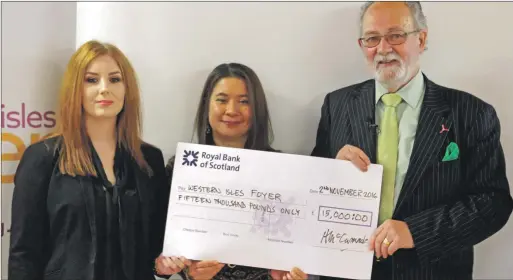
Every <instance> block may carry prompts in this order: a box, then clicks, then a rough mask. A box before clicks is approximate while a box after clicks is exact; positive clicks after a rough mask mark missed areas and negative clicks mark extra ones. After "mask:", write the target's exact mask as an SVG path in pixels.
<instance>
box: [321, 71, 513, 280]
mask: <svg viewBox="0 0 513 280" xmlns="http://www.w3.org/2000/svg"><path fill="white" fill-rule="evenodd" d="M424 80H425V84H426V92H425V95H424V100H423V104H422V109H421V113H420V116H419V123H418V127H417V132H416V136H415V143H414V147H413V151H412V155H411V158H410V164H409V168H408V171H407V174H406V177H405V180H404V184H403V187H402V189H401V193H400V195H399V198H398V202H397V205H396V208H395V211H394V213H393V217H392V218H393V219H395V220H402V221H405V222H406V223H407V224H408V226H409V229H410V232H411V234H412V236H413V241H414V244H415V248H413V249H400V250H398V251H397V252H396V253H395V254H394V256H392V257H389V258H388V259H387V260H386V261H381V262H379V263H378V262H374V265H373V276H372V279H373V280H374V279H394V280H395V279H404V280H423V279H436V280H439V279H440V280H441V279H472V269H473V261H474V256H473V246H474V245H476V244H477V243H479V242H481V241H483V240H485V239H486V238H488V237H490V236H491V235H492V234H494V233H495V232H497V231H499V230H500V229H501V228H502V227H503V226H504V225H505V224H506V222H507V221H508V219H509V216H510V214H511V212H512V209H513V201H512V198H511V194H510V189H509V184H508V180H507V178H506V167H505V160H504V154H503V150H502V146H501V144H500V139H499V138H500V124H499V120H498V118H497V115H496V112H495V110H494V108H493V107H492V106H491V105H489V104H487V103H485V102H484V101H482V100H480V99H478V98H477V97H475V96H473V95H471V94H468V93H466V92H462V91H458V90H455V89H450V88H446V87H442V86H440V85H437V84H435V83H433V82H432V81H430V80H429V79H428V78H427V77H426V76H424ZM374 83H375V81H374V80H368V81H365V82H362V83H360V84H356V85H352V86H349V87H346V88H342V89H339V90H336V91H334V92H332V93H329V94H328V95H327V96H326V97H325V99H324V104H323V106H322V115H321V120H320V122H319V127H318V131H317V139H316V146H315V148H314V149H313V151H312V155H313V156H319V157H327V158H334V157H336V155H337V153H338V151H339V150H340V149H341V148H342V147H343V146H344V145H346V144H350V145H354V146H357V147H359V148H360V149H362V150H363V151H364V152H365V153H366V154H367V155H368V156H369V158H370V159H371V162H373V163H375V162H376V141H377V138H376V137H377V135H376V130H375V129H372V128H371V126H370V125H369V124H372V123H374V116H375V113H374V106H375V102H374V100H375V93H374V88H375V87H374V86H375V84H374ZM442 124H444V125H445V127H446V128H448V129H449V131H448V132H444V133H440V131H441V128H442ZM450 142H455V143H457V145H458V146H459V149H460V156H459V158H458V159H457V160H454V161H448V162H442V158H443V156H444V154H445V149H446V147H447V145H448V144H449V143H450ZM324 279H329V278H328V277H326V278H324Z"/></svg>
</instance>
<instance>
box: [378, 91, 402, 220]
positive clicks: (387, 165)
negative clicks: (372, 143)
mask: <svg viewBox="0 0 513 280" xmlns="http://www.w3.org/2000/svg"><path fill="white" fill-rule="evenodd" d="M381 101H383V104H385V114H384V115H383V118H382V120H381V124H380V126H379V130H380V133H379V136H378V158H377V159H378V164H381V165H383V183H382V187H381V202H380V207H379V220H378V223H379V224H378V225H381V224H382V223H383V222H384V221H385V220H387V219H390V218H391V217H392V213H393V210H394V188H395V172H396V169H397V150H398V146H399V128H398V127H399V125H398V120H397V111H396V107H397V105H399V103H401V101H402V99H401V96H399V95H398V94H396V93H388V94H385V95H383V96H382V97H381Z"/></svg>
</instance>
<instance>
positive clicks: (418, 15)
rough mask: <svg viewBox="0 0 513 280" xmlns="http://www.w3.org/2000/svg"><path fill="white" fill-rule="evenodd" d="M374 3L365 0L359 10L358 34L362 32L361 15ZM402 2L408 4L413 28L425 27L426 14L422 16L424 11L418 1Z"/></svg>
mask: <svg viewBox="0 0 513 280" xmlns="http://www.w3.org/2000/svg"><path fill="white" fill-rule="evenodd" d="M374 3H376V2H375V1H369V2H365V4H363V6H362V8H361V10H360V34H362V32H363V17H364V16H365V13H366V12H367V10H368V9H369V7H370V6H372V4H374ZM404 4H405V5H406V6H408V8H409V9H410V13H411V15H412V17H413V22H414V24H415V29H427V21H426V16H424V12H423V11H422V6H421V5H420V2H419V1H405V2H404Z"/></svg>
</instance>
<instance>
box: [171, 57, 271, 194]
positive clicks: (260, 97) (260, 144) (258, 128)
mask: <svg viewBox="0 0 513 280" xmlns="http://www.w3.org/2000/svg"><path fill="white" fill-rule="evenodd" d="M228 77H233V78H239V79H241V80H243V81H244V83H245V84H246V88H247V91H248V96H249V104H250V106H251V112H252V116H251V127H250V129H249V131H248V138H247V140H246V144H245V147H244V148H246V149H252V150H260V151H271V152H280V151H278V150H275V149H273V148H272V147H271V143H272V140H273V137H274V135H273V130H272V126H271V118H270V117H269V109H268V108H267V100H266V98H265V93H264V89H263V87H262V83H260V79H259V78H258V76H257V75H256V73H255V72H254V71H253V70H252V69H251V68H249V67H248V66H246V65H243V64H239V63H228V64H226V63H225V64H220V65H218V66H217V67H216V68H214V70H212V72H211V73H210V75H208V78H207V81H206V82H205V85H204V86H203V91H202V93H201V98H200V101H199V105H198V110H197V112H196V120H195V122H194V130H195V131H196V135H197V136H198V143H199V144H205V145H214V139H213V137H212V128H211V127H210V123H209V121H208V113H209V111H208V110H209V107H210V106H209V105H210V97H211V95H212V92H213V90H214V87H215V86H216V85H217V83H218V82H219V81H220V80H221V79H224V78H228ZM174 161H175V156H173V157H171V158H170V159H169V160H168V163H167V165H166V174H167V177H168V183H169V184H171V181H170V180H171V174H172V172H173V166H174Z"/></svg>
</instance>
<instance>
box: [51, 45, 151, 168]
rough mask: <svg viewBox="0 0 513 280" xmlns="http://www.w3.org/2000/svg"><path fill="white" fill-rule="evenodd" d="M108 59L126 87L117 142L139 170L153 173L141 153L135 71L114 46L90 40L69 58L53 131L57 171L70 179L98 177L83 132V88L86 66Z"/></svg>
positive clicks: (140, 129) (137, 89)
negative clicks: (58, 139) (56, 139)
mask: <svg viewBox="0 0 513 280" xmlns="http://www.w3.org/2000/svg"><path fill="white" fill-rule="evenodd" d="M102 55H109V56H110V57H112V58H113V59H114V60H115V61H116V62H117V63H118V66H119V68H120V70H121V74H122V76H123V81H124V83H125V89H126V91H125V92H126V93H125V102H124V107H123V109H122V110H121V112H120V113H119V114H118V116H117V141H118V145H121V146H122V147H124V148H125V149H126V150H127V151H129V153H130V154H131V156H132V158H134V159H135V161H136V162H137V164H138V165H139V167H141V168H142V169H143V170H146V171H147V172H148V174H150V175H151V173H152V171H151V168H150V166H149V165H148V163H147V162H146V160H145V159H144V155H143V153H142V150H141V145H142V144H143V141H142V139H141V131H142V124H141V108H140V107H141V101H140V94H139V86H138V83H137V78H136V75H135V71H134V68H133V67H132V65H131V63H130V61H129V60H128V59H127V57H126V56H125V55H124V54H123V53H122V52H121V50H119V49H118V48H117V47H116V46H114V45H112V44H108V43H101V42H99V41H96V40H91V41H88V42H86V43H84V44H83V45H82V46H81V47H80V48H79V49H78V50H77V51H76V52H75V53H74V54H73V55H72V56H71V58H70V60H69V62H68V66H67V69H66V72H65V73H64V77H63V80H62V85H61V89H60V97H59V109H58V113H57V125H56V131H55V133H54V134H53V135H52V136H61V140H62V143H60V145H59V148H60V155H59V161H58V164H59V170H60V172H61V173H62V174H67V175H70V176H76V175H80V176H86V175H93V176H98V174H97V173H96V170H95V168H94V165H93V161H92V156H91V147H90V145H89V140H88V135H87V132H86V128H85V119H84V110H83V84H84V79H85V72H86V69H87V67H88V65H89V64H90V63H91V62H92V61H93V60H94V59H95V58H97V57H99V56H102Z"/></svg>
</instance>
